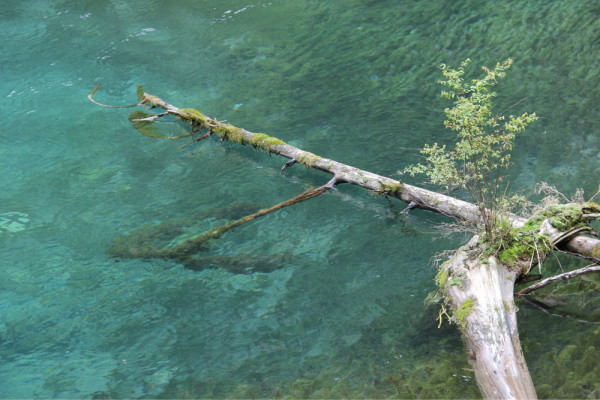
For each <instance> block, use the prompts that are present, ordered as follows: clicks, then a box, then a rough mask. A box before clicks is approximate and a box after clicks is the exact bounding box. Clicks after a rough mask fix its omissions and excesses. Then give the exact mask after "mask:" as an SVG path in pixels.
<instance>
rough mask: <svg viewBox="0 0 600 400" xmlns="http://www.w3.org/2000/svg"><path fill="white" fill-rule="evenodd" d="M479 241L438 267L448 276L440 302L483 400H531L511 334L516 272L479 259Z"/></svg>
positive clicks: (516, 339) (520, 355)
mask: <svg viewBox="0 0 600 400" xmlns="http://www.w3.org/2000/svg"><path fill="white" fill-rule="evenodd" d="M479 239H480V238H479V236H474V237H473V238H472V239H471V241H470V242H469V243H468V244H467V245H465V246H463V247H462V248H460V249H459V250H458V251H457V252H456V253H455V254H454V256H453V257H452V258H451V259H450V261H449V262H448V263H446V264H445V265H444V266H443V270H444V271H447V273H448V279H447V280H446V282H445V284H444V287H443V289H444V290H445V294H446V299H447V300H448V301H449V302H450V304H451V306H452V308H453V309H454V315H453V319H454V320H455V322H456V323H457V324H458V325H459V326H460V329H461V331H462V333H463V338H464V340H465V344H466V346H467V349H468V350H467V353H468V356H469V362H470V364H471V365H472V366H473V370H474V372H475V377H476V380H477V384H478V386H479V389H480V390H481V393H482V394H483V396H484V397H485V398H493V399H535V398H536V393H535V389H534V386H533V381H532V379H531V375H530V374H529V370H528V368H527V363H526V362H525V357H524V356H523V351H522V350H521V343H520V341H519V331H518V329H517V315H516V307H515V304H514V297H513V292H514V284H515V279H516V278H517V276H518V273H516V272H515V271H511V270H510V269H509V268H507V267H506V265H504V264H501V263H500V262H499V261H498V260H497V259H496V257H493V256H492V257H488V258H487V259H485V260H484V259H482V258H481V249H480V248H479V247H478V241H479Z"/></svg>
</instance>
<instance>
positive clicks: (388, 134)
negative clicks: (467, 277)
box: [0, 0, 600, 398]
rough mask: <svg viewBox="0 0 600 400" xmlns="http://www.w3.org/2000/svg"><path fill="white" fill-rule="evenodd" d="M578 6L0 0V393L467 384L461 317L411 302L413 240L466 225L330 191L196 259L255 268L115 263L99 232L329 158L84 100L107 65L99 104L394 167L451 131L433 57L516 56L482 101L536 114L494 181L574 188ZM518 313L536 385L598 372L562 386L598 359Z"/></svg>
mask: <svg viewBox="0 0 600 400" xmlns="http://www.w3.org/2000/svg"><path fill="white" fill-rule="evenodd" d="M596 14H597V10H595V8H594V5H593V4H591V3H589V4H588V3H587V2H581V3H573V2H568V1H556V2H552V3H548V4H538V3H536V4H531V5H529V4H524V3H522V2H505V3H502V4H499V3H480V2H475V1H457V2H453V3H452V4H449V3H446V2H433V3H431V2H429V3H423V2H417V3H414V2H389V1H387V2H384V1H351V2H348V1H330V2H325V3H324V2H316V1H310V0H307V1H302V2H300V1H283V0H282V1H276V0H274V1H270V2H267V1H259V2H255V3H241V2H239V1H237V0H235V1H234V0H228V1H223V2H219V3H218V4H215V2H211V1H180V2H178V3H177V4H176V5H174V4H171V3H169V2H160V1H153V0H150V1H144V2H141V1H130V2H118V1H107V2H93V1H69V0H64V1H58V0H56V1H35V0H32V1H14V0H9V1H5V2H4V3H3V7H2V11H1V12H0V24H1V28H2V32H3V50H2V52H1V53H0V58H1V60H0V61H1V63H0V65H1V67H0V68H2V77H3V79H2V80H0V94H1V96H0V109H2V110H3V120H2V121H3V129H2V131H1V134H0V172H1V173H0V243H1V246H2V258H1V260H2V264H1V265H2V267H1V268H0V288H1V289H2V293H3V295H2V296H1V297H0V354H1V356H2V359H3V363H2V365H1V366H0V382H2V386H1V388H0V394H2V396H3V397H21V398H29V397H66V398H80V397H92V396H97V397H103V396H110V397H142V396H145V397H160V396H162V397H211V396H212V397H235V396H239V397H264V396H276V395H281V396H291V397H319V396H320V397H357V396H369V397H377V396H383V395H385V396H393V397H476V396H478V392H477V389H476V387H475V384H474V383H473V380H472V378H471V376H472V373H471V372H470V371H469V369H468V368H469V367H468V365H467V364H466V360H465V357H464V355H463V352H462V346H461V344H460V340H459V339H458V337H457V334H456V332H455V330H454V329H453V328H452V327H446V328H442V329H439V330H438V329H437V328H436V324H435V322H434V320H435V314H436V312H435V310H428V309H426V308H425V307H424V306H423V300H424V299H425V297H426V296H427V294H428V293H429V292H430V291H431V290H433V288H434V286H433V276H434V275H435V268H434V266H433V265H432V264H431V257H432V256H433V255H434V254H436V253H437V252H440V251H442V250H445V249H450V248H455V247H456V246H458V245H459V244H460V243H462V242H464V240H465V239H466V237H464V236H460V235H457V236H451V237H446V238H443V237H441V236H440V233H439V230H438V227H439V224H440V223H441V222H447V220H446V219H445V218H443V217H441V216H437V215H432V214H431V213H427V212H423V211H419V210H417V211H415V212H414V213H411V214H410V215H408V216H401V215H399V214H398V210H401V209H402V208H404V205H402V204H399V203H397V202H394V201H388V200H387V199H384V198H377V197H371V196H369V194H367V193H365V192H364V191H363V190H361V189H359V188H352V187H344V186H340V187H339V188H338V189H336V190H335V191H332V192H331V193H327V194H325V195H323V196H320V197H319V198H317V199H313V200H311V201H309V202H306V203H302V204H299V205H296V206H294V207H292V208H288V209H286V210H285V211H284V212H280V213H276V214H273V215H269V216H267V217H265V218H263V219H261V220H258V221H255V222H253V223H250V224H246V225H244V226H243V227H241V228H239V229H238V230H236V231H232V232H230V233H228V234H226V235H225V236H224V237H222V238H221V239H219V240H218V241H214V243H212V244H211V246H210V248H209V249H208V251H207V252H205V253H206V254H203V255H202V257H205V258H204V260H207V261H205V262H207V263H209V262H210V263H219V262H222V263H224V262H225V261H223V260H228V261H227V262H234V261H235V262H238V260H239V259H240V258H244V257H247V258H248V260H269V262H274V261H276V262H277V263H278V265H277V267H276V268H273V269H274V271H273V272H271V273H255V274H249V275H239V274H232V273H230V272H227V271H225V270H224V269H220V268H212V267H215V266H214V265H211V268H210V269H203V270H201V271H197V270H189V269H184V268H183V267H182V266H181V265H178V264H177V263H173V262H165V261H160V260H135V259H124V260H120V259H115V258H112V257H110V256H109V254H108V253H107V250H108V249H109V247H110V246H111V245H112V243H113V240H114V239H115V238H117V237H121V236H123V235H125V234H127V233H128V232H131V231H133V230H136V229H139V228H140V227H141V226H144V224H151V225H154V226H157V225H158V224H160V223H161V222H164V221H177V220H179V221H181V220H186V218H188V219H189V216H198V215H206V216H210V215H212V216H210V217H206V218H205V219H204V220H202V221H198V222H195V223H196V224H197V228H198V229H204V228H205V227H207V226H216V224H219V223H221V222H222V221H223V220H222V219H219V218H220V217H219V218H217V217H216V216H215V215H217V214H218V211H217V210H219V209H223V208H226V207H227V206H229V205H231V204H232V203H235V202H240V203H242V204H246V205H248V206H249V207H258V208H264V207H268V206H271V205H274V204H277V203H279V202H281V201H283V200H286V199H288V198H291V197H293V196H296V195H298V194H300V193H301V192H302V191H304V190H305V189H306V188H308V187H311V186H313V187H314V186H318V185H321V184H323V183H325V182H326V181H327V180H328V177H326V176H324V175H323V174H322V173H319V172H317V171H306V170H304V169H303V168H301V167H299V166H294V167H292V168H290V169H288V170H286V171H285V172H284V173H283V174H280V173H279V170H280V168H281V166H282V165H283V162H284V160H281V159H278V158H275V157H269V155H267V154H263V153H261V152H259V151H256V150H253V149H250V148H238V147H237V146H235V145H232V144H228V143H224V144H221V143H218V142H217V141H216V140H212V141H211V140H206V141H203V142H201V144H198V145H196V146H189V147H186V148H185V149H184V150H179V147H180V146H181V145H182V143H176V142H174V141H159V140H156V139H151V138H148V137H145V136H142V135H140V134H139V133H137V132H136V131H134V130H133V129H131V127H130V124H129V122H128V121H127V116H128V113H129V111H128V110H120V109H116V110H111V109H105V108H101V107H98V106H95V105H93V104H91V103H90V102H89V101H88V100H87V98H86V95H87V93H88V92H89V91H90V90H91V89H92V88H93V87H94V86H95V85H96V84H98V83H101V84H102V90H101V91H99V92H98V93H97V94H96V98H97V99H98V100H99V101H101V102H103V103H107V104H130V103H132V102H133V101H135V100H134V99H135V89H136V88H135V87H136V85H137V84H144V87H145V89H146V90H147V91H148V92H150V93H153V94H156V95H158V96H160V97H162V98H163V99H165V100H166V101H169V102H171V103H172V104H175V105H177V106H180V107H196V108H198V109H200V110H202V112H204V113H206V114H207V115H210V116H213V117H216V118H218V119H219V120H228V121H230V122H231V123H233V124H235V125H237V126H241V127H244V128H246V129H249V130H253V131H262V132H266V133H268V134H270V135H273V136H277V137H280V138H281V139H282V140H284V141H286V142H288V143H290V144H293V145H295V146H297V147H301V148H303V149H306V150H308V151H312V152H314V153H316V154H320V155H323V156H326V157H329V158H332V159H336V160H338V161H341V162H344V163H348V164H351V165H355V166H357V167H360V168H363V169H367V170H371V171H373V172H376V173H380V174H384V175H389V176H393V175H394V174H395V172H396V171H397V170H398V169H400V168H401V167H402V166H403V165H406V164H407V163H412V162H415V161H416V160H417V159H418V153H417V152H416V151H414V150H413V149H414V148H419V147H421V146H422V145H423V143H426V142H428V143H431V142H433V141H450V140H451V137H449V136H447V135H445V132H444V130H443V126H442V118H443V113H442V110H443V108H444V107H445V106H446V105H445V103H444V102H443V101H442V99H440V98H439V97H438V95H437V93H438V92H439V90H440V88H439V87H438V86H439V85H437V84H436V80H437V79H439V70H438V69H437V65H439V64H440V63H442V62H444V63H448V64H452V65H457V64H458V63H459V62H460V61H462V60H463V59H465V58H466V57H471V58H472V59H473V64H474V65H480V64H488V65H489V64H491V63H494V62H496V61H500V60H502V59H504V58H507V57H509V56H510V57H514V58H515V59H516V62H515V66H514V68H513V69H512V70H511V71H510V74H509V77H508V78H507V80H506V82H505V83H504V84H503V86H502V87H500V88H499V90H500V96H499V97H498V99H497V101H498V104H499V105H500V107H499V109H504V108H506V107H509V106H510V105H512V104H514V103H516V102H518V101H520V100H522V99H525V100H523V101H522V102H521V103H519V105H518V106H517V107H515V108H514V109H511V111H513V112H515V113H517V112H520V111H525V110H527V111H531V110H534V111H536V112H537V113H538V115H541V116H542V119H541V121H540V122H539V123H537V124H536V125H535V126H534V127H533V128H532V129H531V130H530V131H529V133H528V134H527V136H525V137H522V138H521V139H520V140H519V143H518V144H517V147H516V149H515V156H514V158H515V160H516V163H517V165H516V166H515V168H513V170H511V171H510V172H509V175H510V178H511V180H512V181H513V182H514V185H513V186H514V189H515V190H526V191H527V190H530V188H531V187H532V185H533V184H534V183H535V182H536V181H539V180H547V181H549V182H550V183H552V184H554V185H556V186H557V187H558V188H559V189H560V190H562V191H565V192H568V193H570V192H572V191H574V189H575V188H576V187H583V188H584V189H586V191H588V192H590V193H593V192H594V191H595V188H596V187H597V184H598V182H597V178H596V177H597V176H598V175H599V174H600V139H599V138H600V136H599V135H598V134H597V126H598V122H599V121H600V118H599V115H600V114H599V111H598V108H597V104H598V98H599V95H600V93H599V92H598V90H599V89H598V88H599V87H600V85H598V82H597V80H598V76H600V75H599V74H598V73H597V72H598V71H597V69H596V68H597V67H596V66H597V65H600V64H599V63H598V60H597V57H598V52H596V51H594V50H593V49H594V48H595V46H596V45H597V42H598V35H599V33H598V32H600V29H599V28H600V27H598V26H597V25H598V19H597V18H596V17H595V16H596ZM169 127H170V128H169V129H172V130H173V132H172V133H173V134H178V133H177V132H180V131H179V130H180V129H181V127H180V126H178V125H169ZM565 138H568V140H566V139H565ZM434 239H436V240H434ZM248 262H250V261H248ZM216 267H218V265H216ZM519 318H520V321H525V322H523V324H522V327H521V329H522V337H523V343H524V347H525V351H526V353H527V355H528V360H529V361H530V368H531V369H532V373H533V375H534V381H536V384H537V383H538V382H539V387H540V389H539V390H540V394H544V395H547V396H550V397H583V396H587V395H592V396H593V394H591V393H593V390H597V389H593V384H591V386H590V385H588V386H585V385H583V384H582V385H580V386H579V388H572V387H568V386H567V383H568V382H569V381H570V380H571V378H573V377H571V375H569V373H570V372H571V371H575V373H576V374H577V375H576V378H578V379H580V380H581V381H585V382H594V379H595V378H596V377H597V375H594V374H597V372H598V371H597V370H595V369H594V368H595V367H594V366H592V367H590V366H589V365H588V364H590V363H591V362H592V361H590V360H592V358H590V357H593V356H594V357H597V352H596V350H595V347H593V346H594V344H593V343H591V342H590V343H587V342H585V341H584V340H583V339H582V340H580V341H577V340H574V339H573V338H574V335H575V333H577V334H581V335H584V334H585V333H587V334H589V335H588V337H593V336H590V335H591V334H590V333H589V332H588V331H587V329H588V325H578V324H577V323H576V322H573V321H569V322H565V321H562V320H559V319H556V318H553V317H551V316H548V315H542V314H541V313H537V312H535V311H534V310H530V309H528V308H527V307H526V306H524V307H522V312H521V313H520V315H519ZM528 321H531V323H532V324H531V325H528ZM533 326H537V327H538V328H539V326H543V327H544V329H535V330H533ZM529 327H531V328H529ZM590 329H593V328H590ZM574 332H575V333H574ZM546 333H548V335H546ZM580 343H582V344H580ZM565 346H576V348H575V349H573V350H570V351H569V352H567V353H564V352H562V351H563V349H564V348H567V347H565ZM582 346H586V347H585V349H586V351H587V353H586V354H591V356H588V358H589V360H588V359H586V360H588V361H589V362H587V361H586V362H583V361H581V357H579V356H578V355H579V354H580V353H582V352H583V351H584V350H583V347H582ZM590 348H591V350H590ZM548 350H550V351H551V353H547V351H548ZM547 354H550V355H547ZM551 354H555V355H556V357H557V358H555V359H559V360H563V361H561V362H563V363H564V364H566V365H569V366H570V367H569V369H564V368H562V369H561V367H560V363H554V364H553V363H551V362H549V361H548V360H549V359H550V358H549V357H551ZM596 364H597V363H596ZM590 365H591V364H590ZM583 371H585V373H584V372H583ZM590 371H591V372H590ZM549 377H551V378H549ZM596 381H597V379H596ZM544 385H545V386H544Z"/></svg>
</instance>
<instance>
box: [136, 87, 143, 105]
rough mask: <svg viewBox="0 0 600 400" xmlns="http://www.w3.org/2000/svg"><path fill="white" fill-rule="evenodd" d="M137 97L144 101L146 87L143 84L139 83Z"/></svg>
mask: <svg viewBox="0 0 600 400" xmlns="http://www.w3.org/2000/svg"><path fill="white" fill-rule="evenodd" d="M137 99H138V101H139V102H141V101H144V89H143V88H142V85H137Z"/></svg>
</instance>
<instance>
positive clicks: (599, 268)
mask: <svg viewBox="0 0 600 400" xmlns="http://www.w3.org/2000/svg"><path fill="white" fill-rule="evenodd" d="M594 272H600V265H599V264H590V265H588V266H585V267H583V268H579V269H576V270H574V271H569V272H565V273H562V274H558V275H554V276H551V277H550V278H546V279H544V280H541V281H539V282H538V283H535V284H533V285H531V286H528V287H526V288H525V289H521V290H519V291H518V292H516V293H515V295H517V296H521V295H524V294H527V293H531V292H533V291H534V290H538V289H541V288H543V287H544V286H548V285H549V284H551V283H554V282H558V281H564V280H567V279H571V278H575V277H576V276H581V275H585V274H591V273H594Z"/></svg>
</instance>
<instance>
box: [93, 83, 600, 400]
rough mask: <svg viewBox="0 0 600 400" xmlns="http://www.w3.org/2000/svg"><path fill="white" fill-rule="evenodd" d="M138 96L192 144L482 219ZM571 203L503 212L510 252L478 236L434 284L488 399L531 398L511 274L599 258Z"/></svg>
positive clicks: (437, 198)
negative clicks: (173, 121)
mask: <svg viewBox="0 0 600 400" xmlns="http://www.w3.org/2000/svg"><path fill="white" fill-rule="evenodd" d="M94 91H95V90H94ZM92 94H93V92H92V93H90V100H91V95H92ZM138 101H139V104H143V105H146V106H151V107H152V108H154V107H159V108H162V109H164V110H165V112H163V113H161V114H156V115H153V116H149V117H145V118H140V119H136V118H132V119H131V121H132V122H133V123H134V124H135V123H136V122H138V123H139V122H144V123H146V122H148V123H151V122H153V121H156V120H157V119H158V118H161V117H162V116H165V115H172V116H175V117H176V118H178V119H180V120H181V121H184V122H187V123H189V124H190V125H191V131H192V133H191V134H194V133H196V132H198V131H202V130H205V131H206V133H205V134H204V135H203V136H201V137H200V138H198V139H196V140H194V141H197V140H199V139H203V138H206V137H209V136H211V135H212V134H217V135H218V136H220V137H221V141H223V140H227V141H231V142H234V143H238V144H242V145H252V146H253V147H255V148H259V149H262V150H265V151H267V152H269V153H273V154H278V155H281V156H283V157H286V158H288V159H290V161H288V162H287V163H286V164H285V166H284V167H283V168H282V171H283V170H285V169H286V168H288V167H290V166H292V165H294V164H296V163H300V164H303V165H304V166H306V167H308V168H314V169H318V170H321V171H324V172H327V173H329V174H332V175H333V179H334V181H335V182H336V183H337V184H340V183H350V184H353V185H357V186H360V187H364V188H366V189H368V190H369V191H371V192H373V193H376V194H380V195H384V196H391V197H396V198H398V199H400V200H402V201H404V202H406V203H408V204H409V206H408V207H407V209H406V210H409V209H412V208H415V207H418V208H421V209H424V210H430V211H434V212H437V213H441V214H444V215H446V216H449V217H452V218H454V219H456V220H459V221H461V222H465V223H468V224H471V225H475V226H480V225H481V224H482V217H481V214H480V211H479V209H478V207H477V206H476V205H474V204H471V203H468V202H465V201H462V200H459V199H456V198H453V197H450V196H446V195H443V194H439V193H436V192H432V191H429V190H425V189H422V188H419V187H416V186H412V185H407V184H404V183H402V182H400V181H398V180H394V179H391V178H388V177H384V176H381V175H377V174H374V173H372V172H369V171H364V170H361V169H358V168H355V167H352V166H349V165H346V164H342V163H339V162H337V161H334V160H330V159H327V158H323V157H320V156H317V155H315V154H313V153H310V152H307V151H304V150H301V149H298V148H296V147H294V146H291V145H288V144H287V143H285V142H283V141H281V140H279V139H277V138H274V137H271V136H268V135H265V134H262V133H252V132H249V131H247V130H245V129H241V128H237V127H235V126H233V125H230V124H226V123H222V122H219V121H217V120H216V119H212V118H209V117H207V116H205V115H203V114H202V113H200V112H199V111H197V110H195V109H180V108H177V107H175V106H173V105H171V104H169V103H166V102H165V101H163V100H161V99H160V98H158V97H156V96H153V95H151V94H148V93H145V92H143V91H142V89H141V87H138ZM570 206H573V207H571V208H570V209H569V210H568V211H569V218H567V219H563V218H562V216H560V215H555V214H552V213H550V214H549V215H546V214H543V215H537V216H535V220H534V218H533V217H532V219H530V220H525V219H523V218H520V217H517V216H508V218H509V219H510V222H511V224H512V226H513V227H514V228H520V227H523V228H522V230H520V231H519V232H518V234H522V237H516V238H515V242H516V244H515V246H514V248H512V249H510V252H508V250H507V251H505V253H508V254H503V255H500V256H497V255H496V254H495V253H496V252H494V251H491V252H490V254H488V253H487V252H486V250H487V247H486V246H487V245H486V244H484V243H481V242H480V238H479V236H474V237H473V239H472V240H471V241H470V242H469V243H468V244H467V245H466V246H464V247H463V248H461V249H459V250H458V251H457V252H456V253H455V254H454V256H453V257H452V258H451V259H450V260H449V261H448V262H447V263H445V264H444V265H442V267H441V269H440V272H439V274H438V277H437V282H438V285H439V287H440V290H441V291H442V292H443V294H444V296H445V299H446V305H448V306H449V307H450V309H451V311H452V314H453V315H452V320H453V321H455V322H456V323H457V324H458V326H459V329H460V330H461V332H462V334H463V338H464V340H465V343H466V345H467V347H468V353H469V361H470V362H471V364H472V365H473V367H474V370H475V374H476V378H477V383H478V385H479V387H480V389H481V392H482V394H483V395H484V396H485V397H486V398H505V399H513V398H514V399H522V398H523V399H524V398H527V399H532V398H536V393H535V389H534V386H533V383H532V380H531V376H530V374H529V371H528V369H527V364H526V362H525V359H524V357H523V352H522V350H521V345H520V342H519V335H518V330H517V321H516V307H515V304H514V284H515V281H516V279H517V278H519V277H520V276H523V275H526V274H527V273H528V272H529V270H530V269H531V268H532V266H533V265H534V264H535V263H536V262H541V261H543V259H544V258H545V257H546V255H547V254H548V253H549V252H550V251H552V250H553V249H554V247H555V246H556V247H557V248H559V249H561V248H562V249H564V250H566V251H569V252H571V253H577V254H578V255H580V256H584V257H586V258H588V259H592V260H595V261H596V262H598V261H599V260H598V259H600V240H598V239H596V238H592V237H589V236H584V235H583V234H582V233H583V232H584V231H582V230H580V229H579V228H577V226H581V224H582V223H584V220H585V221H587V220H589V219H590V218H592V217H593V216H596V215H598V214H600V207H599V206H598V205H596V204H594V203H588V204H587V205H570ZM586 207H587V209H586ZM557 210H558V211H556V212H557V213H560V212H561V209H557ZM572 214H573V215H575V214H576V218H571V216H572ZM585 216H587V217H586V218H584V217H585ZM552 221H554V223H553V222H552ZM574 227H575V228H574ZM517 230H518V229H517ZM540 238H541V239H540ZM519 246H522V247H524V248H525V250H523V249H522V247H519ZM503 256H504V257H503ZM442 315H446V316H447V317H448V318H450V316H449V315H448V314H447V313H446V309H445V308H442V311H441V312H440V318H441V317H442Z"/></svg>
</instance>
